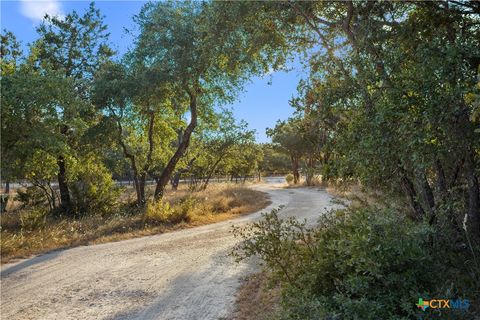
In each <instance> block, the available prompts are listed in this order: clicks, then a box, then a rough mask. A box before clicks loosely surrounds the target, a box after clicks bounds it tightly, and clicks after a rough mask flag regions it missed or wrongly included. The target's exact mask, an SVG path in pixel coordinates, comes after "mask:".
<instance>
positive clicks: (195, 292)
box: [1, 179, 335, 320]
mask: <svg viewBox="0 0 480 320" xmlns="http://www.w3.org/2000/svg"><path fill="white" fill-rule="evenodd" d="M280 184H281V180H278V179H270V180H269V181H268V183H265V184H262V185H257V186H255V188H258V189H259V190H262V191H265V192H268V193H269V194H270V196H271V200H272V205H270V206H269V208H267V209H264V210H262V211H267V210H269V209H272V208H274V207H278V206H279V205H285V208H284V209H282V211H281V213H280V216H283V217H285V216H297V217H300V218H307V219H309V220H310V221H314V220H316V219H317V218H318V216H319V215H320V214H321V213H322V212H324V211H325V209H326V208H332V207H335V204H333V203H331V201H330V200H331V197H330V196H329V195H328V194H327V193H326V192H324V191H319V190H317V189H304V188H299V189H282V188H280V187H279V186H280ZM259 217H260V213H255V214H251V215H248V216H243V217H240V218H237V219H235V220H230V221H224V222H220V223H216V224H211V225H207V226H202V227H197V228H193V229H185V230H181V231H176V232H172V233H166V234H161V235H156V236H150V237H143V238H137V239H132V240H126V241H120V242H114V243H107V244H100V245H93V246H86V247H78V248H73V249H69V250H62V251H56V252H52V253H49V254H45V255H41V256H38V257H34V258H31V259H27V260H23V261H19V262H17V263H14V264H6V265H3V266H2V268H1V318H2V319H62V320H64V319H179V320H188V319H195V320H196V319H199V320H200V319H201V320H204V319H221V318H223V317H225V316H227V315H228V314H229V313H230V312H231V310H232V307H233V302H234V298H235V292H236V290H237V289H238V287H239V284H240V283H239V279H240V278H241V277H242V276H244V275H245V274H247V273H248V272H251V271H253V269H254V266H252V265H248V264H246V263H244V264H240V265H238V264H235V263H234V262H233V260H232V258H230V257H228V256H227V254H228V253H229V252H230V250H231V248H232V247H233V246H234V244H235V243H236V241H237V240H236V239H234V238H233V236H232V235H231V233H230V230H231V226H232V225H233V224H241V223H246V222H249V221H253V220H255V219H258V218H259Z"/></svg>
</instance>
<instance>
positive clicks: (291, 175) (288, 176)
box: [285, 173, 293, 184]
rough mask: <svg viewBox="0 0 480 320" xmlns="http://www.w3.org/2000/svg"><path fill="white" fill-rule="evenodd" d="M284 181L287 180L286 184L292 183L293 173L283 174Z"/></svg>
mask: <svg viewBox="0 0 480 320" xmlns="http://www.w3.org/2000/svg"><path fill="white" fill-rule="evenodd" d="M285 181H287V183H288V184H292V183H293V174H291V173H289V174H287V175H286V176H285Z"/></svg>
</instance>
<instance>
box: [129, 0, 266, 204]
mask: <svg viewBox="0 0 480 320" xmlns="http://www.w3.org/2000/svg"><path fill="white" fill-rule="evenodd" d="M224 13H225V12H219V11H215V10H212V7H211V5H209V4H206V3H197V2H181V3H179V2H177V3H174V2H166V3H164V2H162V3H150V4H147V5H145V6H144V7H143V9H142V11H141V12H140V14H139V15H138V16H137V17H136V22H137V24H138V26H139V29H140V36H139V37H138V41H137V43H136V47H135V50H134V51H133V52H132V57H133V59H132V60H133V68H135V70H136V72H139V73H140V74H142V75H143V77H144V78H145V79H148V83H150V88H149V89H150V92H151V99H156V100H160V101H164V103H165V104H168V105H170V106H171V108H173V109H175V110H177V111H178V112H179V113H188V117H189V123H188V125H187V127H186V128H185V129H184V131H183V134H182V135H181V139H180V143H179V144H178V146H177V149H176V151H175V153H174V154H173V156H172V157H171V158H170V160H169V161H168V163H167V164H166V166H165V168H164V169H163V171H162V172H161V174H160V175H159V176H158V177H157V179H156V180H157V186H156V189H155V197H156V198H160V197H162V196H163V193H164V189H165V186H166V185H167V183H168V181H169V180H170V177H171V175H172V173H173V171H174V169H175V166H176V165H177V163H178V162H179V161H180V159H181V157H182V156H183V155H184V153H185V152H186V150H187V147H188V145H189V143H190V138H191V136H192V133H193V131H194V130H195V128H196V127H197V124H198V121H199V117H205V116H207V117H208V115H209V114H211V113H212V112H211V110H212V107H213V106H214V105H215V104H220V103H222V102H225V101H231V99H232V98H233V96H234V95H235V91H238V89H239V88H241V86H242V84H243V83H244V82H245V80H247V78H248V75H250V74H252V73H262V72H266V71H267V70H268V64H267V63H266V60H267V59H270V57H267V56H264V55H259V52H260V51H261V47H258V48H255V47H252V43H249V42H248V41H245V40H248V39H246V38H245V35H247V34H244V33H242V32H240V31H236V30H229V29H228V28H224V27H222V25H219V24H218V23H216V21H218V20H219V16H222V15H223V14H224ZM247 46H248V48H250V49H251V50H247V49H248V48H247ZM166 84H168V86H169V87H171V88H172V90H171V92H173V93H174V95H173V96H170V97H168V96H167V97H165V96H161V95H159V94H158V92H157V91H156V88H159V87H162V86H165V85H166Z"/></svg>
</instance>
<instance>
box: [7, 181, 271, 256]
mask: <svg viewBox="0 0 480 320" xmlns="http://www.w3.org/2000/svg"><path fill="white" fill-rule="evenodd" d="M131 197H132V194H131V190H128V189H127V190H126V192H125V194H124V195H123V197H122V204H120V206H119V207H118V209H116V210H114V211H115V212H112V213H111V214H108V215H85V216H84V217H81V218H76V219H74V218H62V219H60V218H55V217H51V216H49V215H47V214H46V212H45V211H42V210H34V209H18V210H14V211H12V212H10V213H6V214H4V215H2V217H1V262H2V263H6V262H10V261H12V260H14V259H17V258H25V257H28V256H30V255H33V254H39V253H44V252H47V251H50V250H54V249H60V248H68V247H74V246H79V245H89V244H96V243H105V242H111V241H118V240H123V239H128V238H134V237H140V236H145V235H152V234H158V233H163V232H168V231H172V230H177V229H181V228H188V227H193V226H199V225H204V224H208V223H214V222H218V221H222V220H227V219H230V218H232V217H235V216H237V215H241V214H248V213H252V212H255V211H257V210H260V209H262V208H264V207H266V206H267V205H268V204H269V203H270V201H269V199H268V195H267V194H265V193H263V192H260V191H255V190H252V189H249V188H248V187H246V186H243V185H241V186H239V185H235V184H226V183H225V184H224V183H219V184H212V185H211V186H210V187H209V188H208V189H207V190H204V191H198V192H190V191H188V189H187V187H186V186H181V187H180V188H179V190H177V191H170V192H168V193H167V195H166V196H165V199H164V201H162V202H161V203H149V204H147V206H146V207H145V208H137V207H136V206H133V205H131V204H130V203H131V202H130V201H129V199H130V198H131Z"/></svg>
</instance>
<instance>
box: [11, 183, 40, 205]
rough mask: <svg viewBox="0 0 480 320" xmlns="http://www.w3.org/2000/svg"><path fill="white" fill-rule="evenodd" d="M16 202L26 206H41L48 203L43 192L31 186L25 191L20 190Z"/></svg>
mask: <svg viewBox="0 0 480 320" xmlns="http://www.w3.org/2000/svg"><path fill="white" fill-rule="evenodd" d="M15 200H17V201H20V202H21V203H22V204H23V205H24V206H33V207H34V206H39V205H43V204H45V203H46V202H47V198H46V196H45V193H44V191H43V190H41V189H40V188H39V187H37V186H29V187H27V188H25V189H18V190H17V195H16V196H15Z"/></svg>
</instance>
